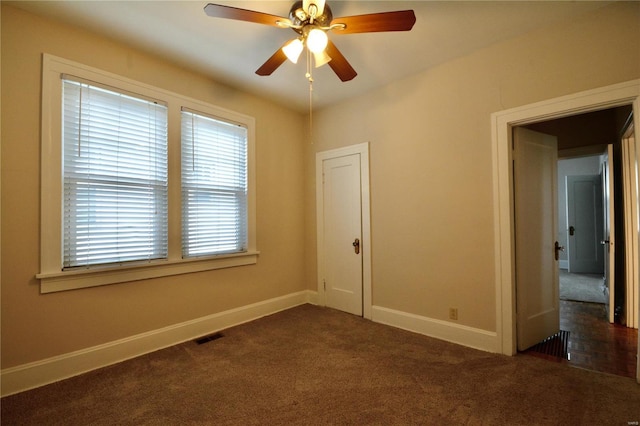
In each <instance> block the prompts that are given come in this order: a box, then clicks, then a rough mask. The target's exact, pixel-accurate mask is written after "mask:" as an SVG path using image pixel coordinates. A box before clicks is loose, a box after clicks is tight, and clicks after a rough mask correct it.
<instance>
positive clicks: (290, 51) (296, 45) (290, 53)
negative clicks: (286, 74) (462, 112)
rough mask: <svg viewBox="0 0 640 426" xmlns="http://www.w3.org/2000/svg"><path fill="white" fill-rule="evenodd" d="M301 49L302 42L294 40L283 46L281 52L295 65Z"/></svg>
mask: <svg viewBox="0 0 640 426" xmlns="http://www.w3.org/2000/svg"><path fill="white" fill-rule="evenodd" d="M303 48H304V45H303V44H302V40H300V39H299V38H295V39H293V40H291V41H290V42H289V43H287V44H285V45H284V47H283V48H282V52H284V54H285V55H286V56H287V58H288V59H289V60H290V61H291V62H293V63H294V64H296V63H298V58H299V57H300V54H301V53H302V49H303Z"/></svg>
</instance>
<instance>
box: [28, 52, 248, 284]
mask: <svg viewBox="0 0 640 426" xmlns="http://www.w3.org/2000/svg"><path fill="white" fill-rule="evenodd" d="M41 118H42V124H41V126H42V131H41V134H42V148H41V149H42V153H41V214H40V216H41V226H40V233H41V235H40V244H41V247H40V259H41V264H40V272H39V273H38V274H36V278H38V279H39V280H40V290H41V292H42V293H49V292H55V291H62V290H71V289H77V288H83V287H92V286H97V285H105V284H115V283H121V282H127V281H136V280H141V279H147V278H156V277H162V276H168V275H176V274H184V273H190V272H199V271H206V270H211V269H218V268H226V267H234V266H242V265H251V264H255V263H256V262H257V256H258V254H259V253H258V251H257V250H256V239H255V234H256V232H255V222H256V218H255V164H254V161H255V160H254V156H255V147H254V145H255V142H254V140H255V122H254V119H253V118H251V117H248V116H246V115H243V114H238V113H236V112H233V111H229V110H226V109H222V108H219V107H216V106H213V105H210V104H207V103H204V102H201V101H197V100H194V99H191V98H188V97H185V96H182V95H179V94H176V93H173V92H169V91H166V90H163V89H159V88H155V87H152V86H149V85H146V84H143V83H140V82H136V81H133V80H129V79H126V78H124V77H120V76H117V75H114V74H111V73H107V72H104V71H101V70H98V69H95V68H91V67H87V66H85V65H82V64H78V63H75V62H72V61H68V60H65V59H62V58H57V57H54V56H51V55H47V54H45V55H44V56H43V74H42V117H41ZM181 158H182V160H181ZM181 162H182V163H183V164H182V165H181ZM180 229H182V230H183V232H180Z"/></svg>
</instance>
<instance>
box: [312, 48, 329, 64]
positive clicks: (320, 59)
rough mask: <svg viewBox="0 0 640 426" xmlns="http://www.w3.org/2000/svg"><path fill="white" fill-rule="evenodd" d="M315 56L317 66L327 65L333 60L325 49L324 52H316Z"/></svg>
mask: <svg viewBox="0 0 640 426" xmlns="http://www.w3.org/2000/svg"><path fill="white" fill-rule="evenodd" d="M313 58H314V60H315V64H316V68H320V67H321V66H323V65H326V64H328V63H329V61H330V60H331V57H330V56H329V55H327V52H326V51H325V50H323V51H322V52H318V53H314V54H313Z"/></svg>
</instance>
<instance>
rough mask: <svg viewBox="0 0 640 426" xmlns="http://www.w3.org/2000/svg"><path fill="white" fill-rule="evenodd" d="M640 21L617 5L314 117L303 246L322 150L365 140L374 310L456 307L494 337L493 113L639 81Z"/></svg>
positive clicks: (638, 9) (638, 10) (310, 260)
mask: <svg viewBox="0 0 640 426" xmlns="http://www.w3.org/2000/svg"><path fill="white" fill-rule="evenodd" d="M639 23H640V3H635V2H634V3H621V4H613V5H611V6H607V7H605V8H603V9H600V10H597V11H595V12H593V13H590V14H587V15H584V16H582V17H580V18H578V19H574V20H572V21H571V22H563V23H560V24H557V25H554V26H553V27H550V28H546V29H544V30H542V31H536V32H533V33H529V34H527V35H524V36H522V37H519V38H517V39H513V40H511V41H508V42H504V43H500V44H497V45H494V46H491V47H489V48H486V49H483V50H481V51H478V52H475V53H473V54H471V55H469V56H466V57H463V58H460V59H457V60H453V61H451V62H449V63H446V64H444V65H442V66H439V67H436V68H433V69H431V70H429V71H427V72H424V73H421V74H418V75H415V76H413V77H411V78H407V79H405V80H402V81H398V82H396V83H393V84H391V85H389V86H387V87H385V88H383V89H380V90H376V91H374V92H371V93H369V94H367V95H366V96H362V97H359V98H357V99H352V100H349V101H347V102H345V103H343V104H341V105H338V106H334V107H331V108H327V109H325V110H322V111H320V112H317V113H316V114H315V115H314V123H315V126H314V130H313V133H314V141H315V143H314V145H311V146H310V148H309V149H308V150H307V154H306V163H307V166H306V173H307V174H306V197H307V198H306V215H307V217H308V219H307V221H306V223H307V238H308V243H307V246H308V247H310V248H311V247H315V222H314V221H313V220H311V219H310V218H313V217H314V215H315V198H314V197H315V181H314V174H313V170H314V167H315V166H314V162H315V153H316V152H319V151H323V150H327V149H332V148H336V147H341V146H346V145H351V144H356V143H361V142H369V143H370V158H371V160H370V175H371V176H370V178H371V208H372V212H371V224H372V225H371V226H372V264H373V274H372V286H373V304H374V305H376V306H382V307H385V308H390V309H394V310H398V311H403V312H407V313H411V314H416V315H420V316H424V317H427V318H433V319H439V320H445V321H448V308H449V307H457V308H458V309H459V313H458V315H459V321H458V323H459V324H463V325H467V326H471V327H474V328H479V329H483V330H487V331H495V329H496V318H495V317H496V304H495V298H496V289H495V283H494V260H495V259H494V252H493V250H494V224H493V220H494V208H495V207H494V205H493V202H492V200H493V193H492V185H493V182H492V157H491V128H490V114H491V113H492V112H497V111H501V110H505V109H508V108H512V107H516V106H520V105H526V104H530V103H533V102H536V101H541V100H545V99H550V98H554V97H558V96H562V95H566V94H571V93H576V92H579V91H583V90H587V89H591V88H596V87H601V86H606V85H609V84H613V83H619V82H623V81H627V80H632V79H637V78H640V25H639ZM424 54H426V55H428V54H429V52H424ZM363 72H364V71H363ZM306 259H307V264H308V268H307V272H306V273H307V282H309V283H311V287H310V288H316V287H315V286H316V284H315V275H316V269H315V263H314V262H315V253H314V252H313V250H309V251H308V252H307V256H306Z"/></svg>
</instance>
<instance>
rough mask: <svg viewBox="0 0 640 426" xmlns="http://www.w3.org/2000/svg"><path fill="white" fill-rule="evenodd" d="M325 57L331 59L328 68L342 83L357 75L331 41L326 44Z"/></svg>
mask: <svg viewBox="0 0 640 426" xmlns="http://www.w3.org/2000/svg"><path fill="white" fill-rule="evenodd" d="M326 52H327V55H329V57H330V58H331V61H329V66H330V67H331V69H332V70H333V72H335V73H336V75H337V76H338V78H339V79H340V80H342V81H349V80H353V79H354V78H355V76H356V75H358V73H357V72H356V70H354V69H353V67H352V66H351V65H350V64H349V62H347V60H346V59H345V57H344V56H343V55H342V53H340V51H339V50H338V48H337V47H336V45H335V44H333V42H332V41H331V40H329V42H328V43H327V48H326Z"/></svg>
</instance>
